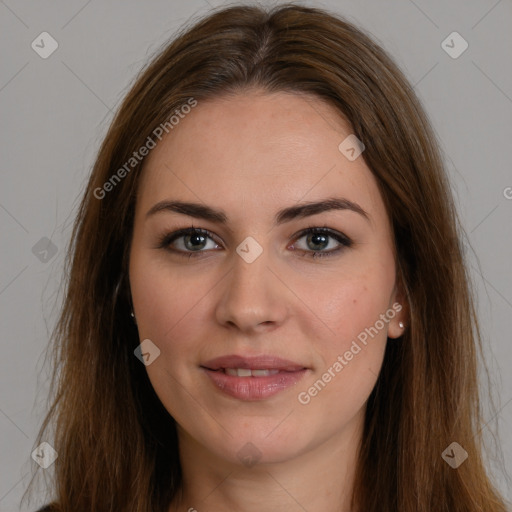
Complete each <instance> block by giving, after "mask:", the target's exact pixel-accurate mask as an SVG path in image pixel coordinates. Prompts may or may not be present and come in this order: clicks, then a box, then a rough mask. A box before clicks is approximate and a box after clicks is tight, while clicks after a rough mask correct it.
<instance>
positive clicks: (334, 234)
mask: <svg viewBox="0 0 512 512" xmlns="http://www.w3.org/2000/svg"><path fill="white" fill-rule="evenodd" d="M304 237H305V238H306V244H307V245H309V247H311V246H314V247H313V248H312V250H311V251H308V250H307V249H306V250H303V249H299V250H300V251H302V252H303V256H306V257H311V258H324V257H329V256H334V255H335V254H337V253H339V252H340V251H342V250H343V249H344V248H346V247H350V246H351V245H352V240H350V238H348V237H347V236H345V235H343V234H342V233H339V232H338V231H334V230H332V229H329V228H308V229H306V230H304V231H302V233H300V234H299V236H298V238H297V240H300V239H301V238H304ZM332 240H335V241H336V243H335V244H334V248H331V249H330V250H328V251H327V250H325V249H326V248H327V247H328V246H329V245H330V243H329V242H330V241H332ZM294 245H295V244H294ZM294 249H295V248H294ZM295 250H296V249H295Z"/></svg>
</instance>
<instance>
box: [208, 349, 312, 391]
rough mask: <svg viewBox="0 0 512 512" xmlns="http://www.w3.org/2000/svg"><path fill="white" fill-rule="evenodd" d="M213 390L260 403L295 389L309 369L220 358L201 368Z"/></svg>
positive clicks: (264, 359)
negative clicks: (292, 388) (212, 385)
mask: <svg viewBox="0 0 512 512" xmlns="http://www.w3.org/2000/svg"><path fill="white" fill-rule="evenodd" d="M201 368H202V370H203V371H204V372H205V374H206V375H208V377H209V378H210V381H211V382H212V383H213V384H214V385H215V387H216V388H217V389H218V390H220V391H221V392H223V393H224V394H227V395H229V396H231V397H234V398H237V399H239V400H249V401H252V400H263V399H265V398H269V397H271V396H273V395H275V394H277V393H279V392H281V391H284V390H285V389H287V388H289V387H291V386H293V385H295V384H296V383H297V382H298V381H299V380H300V379H302V378H303V377H304V375H305V374H306V373H307V372H308V370H309V368H307V367H305V366H303V365H301V364H297V363H295V362H293V361H289V360H286V359H282V358H278V357H274V356H267V355H264V356H258V357H242V356H237V355H230V356H223V357H220V358H216V359H213V360H210V361H207V362H206V363H204V364H202V365H201Z"/></svg>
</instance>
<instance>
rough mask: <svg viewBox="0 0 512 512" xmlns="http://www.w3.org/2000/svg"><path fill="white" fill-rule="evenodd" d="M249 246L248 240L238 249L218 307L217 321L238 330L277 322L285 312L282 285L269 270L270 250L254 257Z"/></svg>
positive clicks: (254, 250) (254, 248)
mask: <svg viewBox="0 0 512 512" xmlns="http://www.w3.org/2000/svg"><path fill="white" fill-rule="evenodd" d="M251 244H252V242H251V241H250V240H249V241H247V242H245V241H244V242H242V243H241V244H240V245H239V246H238V248H237V253H236V254H234V257H233V263H232V265H233V266H232V270H231V272H229V273H228V275H227V276H226V281H225V284H224V288H223V290H222V296H221V297H220V300H219V303H218V306H217V318H218V320H219V322H221V323H227V322H228V323H231V324H236V325H237V326H238V327H239V328H240V329H250V328H253V327H256V326H257V325H258V324H261V323H266V322H280V321H282V318H283V315H284V314H285V311H286V305H285V302H284V300H283V297H282V294H283V290H282V289H281V290H280V287H281V288H282V284H281V283H280V282H279V280H278V279H276V278H275V276H274V273H273V272H272V271H271V270H270V268H271V267H272V262H271V254H270V251H269V250H263V248H261V249H262V250H261V251H259V254H257V252H258V251H257V248H256V246H255V245H251ZM260 247H261V246H260Z"/></svg>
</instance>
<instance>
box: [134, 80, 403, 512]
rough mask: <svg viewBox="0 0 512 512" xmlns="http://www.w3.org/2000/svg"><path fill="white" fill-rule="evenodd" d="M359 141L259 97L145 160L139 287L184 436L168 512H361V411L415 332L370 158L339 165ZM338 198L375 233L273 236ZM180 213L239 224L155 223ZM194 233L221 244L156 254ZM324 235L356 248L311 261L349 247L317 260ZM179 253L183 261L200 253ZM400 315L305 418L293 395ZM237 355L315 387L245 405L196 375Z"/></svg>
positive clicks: (355, 226) (179, 132) (343, 128)
mask: <svg viewBox="0 0 512 512" xmlns="http://www.w3.org/2000/svg"><path fill="white" fill-rule="evenodd" d="M351 133H352V131H351V128H350V126H349V125H348V124H347V123H346V122H345V121H344V120H343V119H341V117H340V116H339V115H338V114H337V112H336V111H335V110H334V109H333V108H332V107H331V106H329V105H327V104H326V103H324V102H323V101H322V100H321V99H318V98H316V97H312V96H304V95H299V94H291V93H272V94H268V93H264V92H263V91H259V90H251V91H244V92H243V93H239V94H237V95H235V96H229V97H222V98H216V99H214V100H209V101H206V102H199V103H198V105H197V106H196V107H195V108H194V109H193V110H192V111H191V112H190V113H189V114H188V115H187V116H186V117H185V118H184V119H182V120H181V121H180V123H179V125H178V126H176V127H175V128H174V129H173V131H172V132H170V133H169V135H167V136H166V137H165V138H163V139H162V141H161V142H160V143H159V144H158V145H157V147H156V148H155V149H154V150H152V151H151V153H150V154H149V156H148V158H147V160H146V163H145V167H144V171H143V175H142V177H141V182H140V186H139V190H138V197H137V203H136V212H135V224H134V232H133V238H132V244H131V249H130V268H129V278H130V287H131V292H132V298H133V305H134V312H135V316H136V318H137V326H138V329H139V335H140V339H141V340H144V339H147V338H149V339H150V340H152V342H153V343H154V344H155V345H156V346H157V347H158V348H159V349H160V351H161V352H160V356H159V357H157V358H156V359H155V360H154V362H153V363H151V364H150V365H148V366H146V369H147V372H148V376H149V378H150V380H151V383H152V385H153V387H154V389H155V391H156V393H157V395H158V396H159V398H160V400H161V401H162V403H163V404H164V406H165V408H166V409H167V410H168V412H169V413H170V414H171V415H172V416H173V417H174V418H175V420H176V422H177V428H178V435H179V443H180V457H181V463H182V469H183V475H184V485H183V489H182V493H181V494H180V496H179V497H178V498H177V499H176V500H174V502H173V503H172V504H171V506H170V508H169V511H171V510H184V511H185V510H189V509H190V508H193V509H197V510H198V511H199V512H203V511H204V512H207V511H214V510H215V511H218V510H244V511H248V512H249V511H256V510H258V511H261V510H287V511H303V510H304V509H305V510H308V511H320V510H321V511H322V512H326V511H327V512H329V511H332V512H334V511H349V510H350V493H351V490H352V484H353V477H354V468H355V461H356V453H357V448H358V446H359V443H360V441H361V433H362V422H363V418H364V412H365V404H366V401H367V399H368V396H369V395H370V393H371V391H372V389H373V387H374V385H375V382H376V379H377V375H378V373H379V370H380V368H381V365H382V360H383V355H384V350H385V346H386V343H387V342H388V340H387V339H388V338H396V337H398V336H400V335H401V334H402V331H403V329H402V328H400V327H399V321H403V322H404V323H405V321H406V318H405V311H406V308H405V304H404V302H403V300H402V299H403V297H402V294H401V292H400V287H399V286H397V283H396V274H395V256H394V250H393V243H392V232H391V227H390V222H389V218H388V216H387V214H386V210H385V207H384V203H383V201H382V197H381V195H380V192H379V190H378V187H377V183H376V181H375V178H374V177H373V175H372V173H371V171H370V170H369V168H368V167H367V166H366V164H365V162H364V160H363V158H362V157H359V158H357V159H356V160H354V161H349V160H348V159H347V158H346V157H345V156H344V155H343V154H342V153H341V152H340V150H339V149H338V145H339V144H340V143H341V142H342V141H343V140H344V139H345V138H346V137H347V136H348V135H349V134H351ZM332 196H336V197H343V198H346V199H349V200H350V201H353V202H355V203H357V204H359V205H360V206H361V208H363V209H364V210H365V211H366V213H367V215H368V219H365V217H364V216H362V215H360V214H358V213H356V212H353V211H350V210H331V211H327V212H322V213H318V214H316V215H314V216H311V217H305V218H297V219H294V220H291V221H290V222H287V223H284V224H281V225H278V226H274V215H275V213H276V212H277V211H278V210H280V209H282V208H284V207H288V206H293V205H297V204H303V203H306V202H311V201H319V200H323V199H326V198H329V197H332ZM171 199H172V200H181V201H192V202H199V203H204V204H207V205H209V206H212V207H214V208H217V209H221V210H223V211H224V212H225V214H226V215H227V217H228V222H227V224H226V225H222V224H219V223H216V222H213V221H210V220H202V219H196V218H192V217H189V216H187V215H184V214H181V213H175V212H168V211H166V212H160V213H157V214H155V215H152V216H149V217H147V216H146V213H147V212H148V210H149V209H150V208H151V207H152V206H153V205H155V204H156V203H158V202H159V201H162V200H171ZM191 226H193V227H195V228H202V229H206V230H208V231H210V232H211V233H212V234H213V235H214V236H215V239H209V238H207V242H206V245H203V246H201V247H203V248H202V249H201V250H202V254H199V256H198V257H196V258H190V259H189V258H187V257H184V256H180V255H179V254H176V253H172V252H171V251H170V250H169V248H159V247H158V245H159V237H161V236H163V235H165V234H168V233H172V232H174V231H177V230H178V229H180V228H185V227H191ZM324 226H326V227H329V228H331V229H333V230H335V231H337V232H340V233H342V234H344V235H346V236H347V237H349V238H350V239H351V240H352V241H353V244H352V245H351V246H350V247H345V248H343V250H342V251H340V252H339V253H337V254H335V255H333V256H331V257H325V258H315V259H313V258H312V257H307V255H306V257H304V254H305V253H307V252H308V251H309V254H310V255H311V254H312V252H313V251H314V250H320V251H324V252H326V251H329V250H331V249H334V248H336V247H339V246H340V244H339V243H338V242H337V241H336V240H335V239H334V238H327V240H326V242H325V243H324V245H323V247H324V248H323V249H318V246H316V245H314V244H315V243H318V242H315V241H309V242H308V237H307V236H300V237H299V235H300V232H301V231H302V230H304V229H306V228H308V227H324ZM248 236H251V237H253V238H254V239H255V240H256V241H257V242H258V243H259V245H260V246H261V248H262V249H263V252H262V254H261V255H260V256H259V257H258V258H257V259H256V260H255V261H253V262H252V263H247V262H246V261H245V260H244V259H242V258H241V257H240V256H239V255H238V254H237V252H236V248H237V246H238V245H239V244H240V243H241V242H242V241H243V240H244V239H245V238H246V237H248ZM184 243H185V239H184V238H183V237H182V238H180V239H178V240H176V241H174V242H173V244H172V246H173V247H174V248H175V249H177V250H180V249H181V250H182V251H187V249H188V252H189V253H190V252H193V245H192V244H189V245H188V246H185V245H184ZM191 247H192V248H191ZM294 249H295V250H294ZM397 302H399V303H401V304H403V305H404V308H403V309H402V311H401V312H400V313H397V314H396V316H395V317H394V318H393V319H392V320H390V321H389V322H388V323H386V324H385V327H384V328H383V329H381V330H380V331H379V333H378V335H376V336H374V337H373V338H369V342H368V344H367V345H366V346H364V348H363V349H362V350H361V351H360V352H359V353H358V354H357V355H355V356H354V357H353V359H352V360H351V361H350V362H348V364H347V365H346V366H344V368H343V370H342V371H340V372H338V373H336V376H335V377H334V378H332V379H331V381H330V382H329V383H328V384H327V385H326V386H325V387H324V389H322V391H321V392H319V393H318V394H317V395H316V396H315V397H313V398H311V401H310V402H309V403H308V404H307V405H303V404H301V403H300V402H299V401H298V394H299V393H300V392H303V391H307V390H308V388H310V387H311V386H312V385H313V383H314V382H315V381H317V380H318V379H320V378H321V377H322V374H324V372H326V371H327V369H328V368H329V367H332V365H333V363H334V362H335V361H336V360H337V358H338V356H339V355H343V354H344V353H345V352H346V351H347V350H348V349H349V348H350V346H351V343H352V341H353V340H355V339H356V337H357V335H358V334H360V333H361V332H362V331H364V330H365V328H368V327H370V326H373V325H374V324H375V322H376V320H378V319H379V315H381V314H383V313H385V312H386V311H387V310H389V309H390V308H391V309H392V305H393V304H394V303H397ZM391 342H392V341H391ZM399 342H400V341H396V343H399ZM227 354H243V355H261V354H272V355H276V356H280V357H283V358H286V359H291V360H293V361H295V362H297V363H299V364H301V365H302V366H304V367H307V368H308V372H307V374H306V375H305V376H304V378H303V379H302V380H301V381H300V382H299V383H297V384H296V385H295V386H292V387H291V388H288V389H286V390H284V391H282V392H280V393H278V394H277V395H274V396H272V397H270V398H267V399H264V400H260V401H244V400H239V399H236V398H233V397H230V396H228V395H226V394H224V393H222V392H221V391H219V390H218V389H217V388H216V387H215V386H213V384H212V383H211V382H210V379H209V378H208V377H207V376H206V375H205V374H204V372H203V371H202V370H201V368H200V365H201V364H202V363H204V362H206V361H207V360H209V359H212V358H214V357H218V356H221V355H227ZM247 442H251V443H253V445H254V446H256V447H257V449H258V450H259V453H260V457H261V458H260V459H259V461H258V463H257V464H256V465H254V466H252V467H247V466H245V465H244V464H242V462H241V460H240V459H239V457H238V455H237V454H238V452H239V450H240V449H241V448H242V447H243V446H244V445H245V444H246V443H247Z"/></svg>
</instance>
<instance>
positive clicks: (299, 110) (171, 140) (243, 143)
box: [138, 91, 383, 214]
mask: <svg viewBox="0 0 512 512" xmlns="http://www.w3.org/2000/svg"><path fill="white" fill-rule="evenodd" d="M351 134H352V130H351V127H350V125H349V124H348V123H347V122H346V121H345V120H344V119H343V118H342V117H341V115H340V114H339V113H338V112H337V111H336V110H335V109H334V108H333V107H332V106H330V105H328V104H327V103H326V102H324V101H323V100H321V99H319V98H316V97H314V96H311V95H303V94H300V95H299V94H295V93H284V92H279V93H271V94H269V93H263V92H260V91H253V92H247V93H243V94H242V93H240V94H237V95H235V96H225V97H221V98H216V99H213V100H208V101H204V102H198V104H197V106H196V107H195V108H194V109H192V110H191V112H190V113H189V114H187V115H186V116H184V117H183V118H182V119H181V120H180V121H179V124H177V125H176V126H175V127H174V128H173V130H172V131H170V132H169V134H168V135H166V136H165V137H163V138H162V141H161V142H159V143H158V144H157V146H156V148H155V149H153V150H152V151H151V153H150V154H149V155H148V157H147V159H146V162H145V165H144V170H143V174H142V177H141V182H140V185H139V194H138V203H139V206H140V209H144V211H147V209H149V208H150V207H151V206H152V204H154V203H155V202H158V201H161V200H164V199H168V198H170V197H171V198H173V199H182V200H194V201H195V202H197V201H200V202H205V203H207V204H210V205H219V206H220V205H221V204H222V205H227V206H229V207H232V209H233V211H235V210H237V211H238V212H239V213H240V214H242V213H243V211H244V210H245V211H246V210H247V207H254V208H260V209H261V210H262V211H268V212H269V213H273V212H270V209H272V210H274V211H275V210H276V208H275V206H276V203H279V204H286V205H288V204H290V203H293V202H299V201H301V200H304V201H311V200H317V199H319V198H322V199H323V198H325V197H326V196H327V195H345V196H351V197H348V198H349V199H352V200H356V201H358V202H363V203H366V208H365V209H366V210H367V211H369V210H370V213H371V210H372V209H374V210H375V209H377V210H378V209H379V207H380V208H381V209H382V208H383V205H382V201H381V198H380V194H379V193H378V190H377V186H376V182H375V179H374V177H373V175H372V173H371V171H370V170H369V169H368V167H367V166H366V164H365V162H364V160H363V159H362V158H357V159H356V160H354V161H349V160H348V159H347V158H346V157H345V156H344V155H343V154H342V153H341V152H340V150H339V148H338V146H339V145H340V143H341V142H342V141H343V140H345V139H346V137H348V136H349V135H351ZM253 211H254V210H253ZM375 213H378V212H375Z"/></svg>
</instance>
